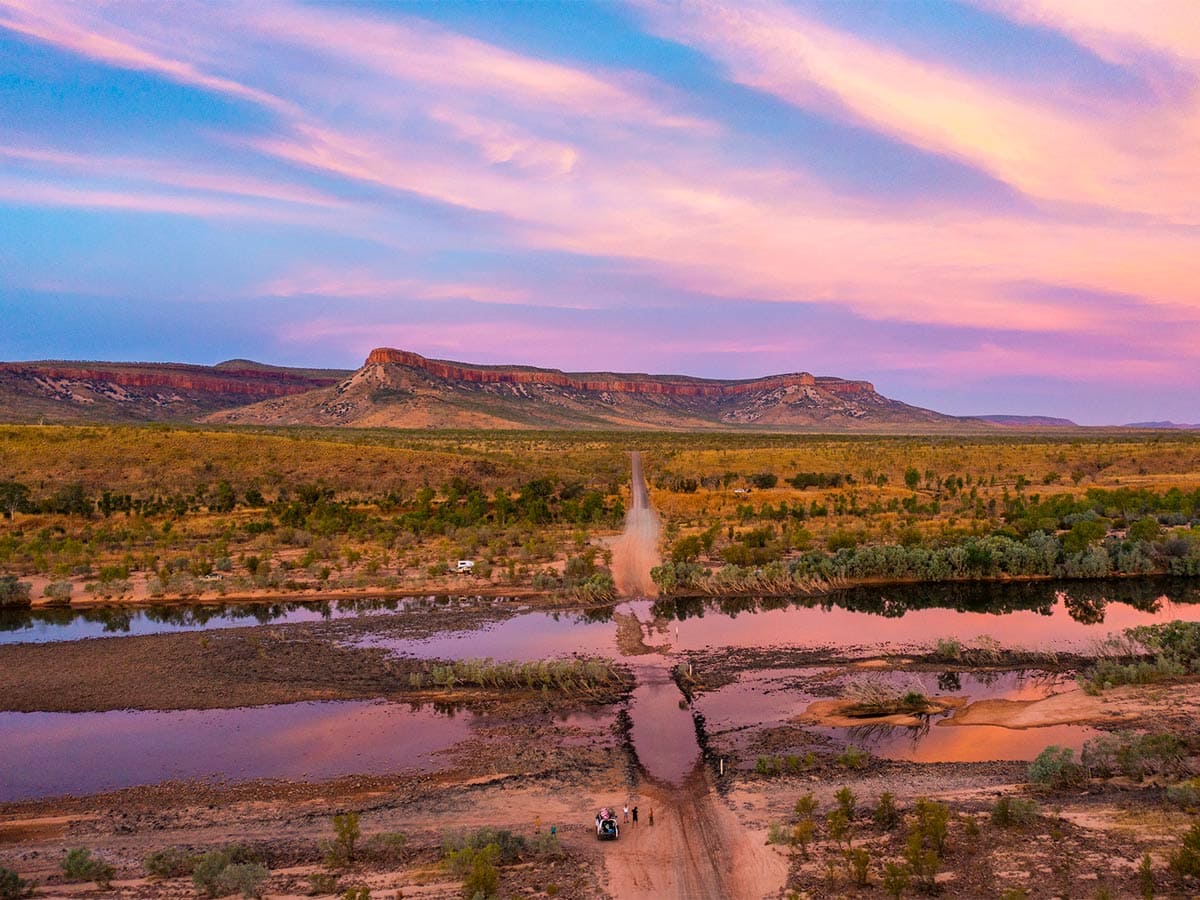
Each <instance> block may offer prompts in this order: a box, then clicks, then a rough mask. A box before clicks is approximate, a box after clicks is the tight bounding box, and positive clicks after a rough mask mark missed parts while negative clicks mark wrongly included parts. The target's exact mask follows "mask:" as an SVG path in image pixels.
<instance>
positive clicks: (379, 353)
mask: <svg viewBox="0 0 1200 900" xmlns="http://www.w3.org/2000/svg"><path fill="white" fill-rule="evenodd" d="M366 365H368V366H386V365H395V366H405V367H407V368H410V369H416V370H418V371H421V372H425V373H427V374H429V375H432V376H433V377H435V378H441V379H444V380H446V381H457V382H463V383H466V384H531V385H546V386H549V387H559V388H567V389H570V390H575V391H590V392H596V393H616V394H657V395H660V396H664V397H711V398H723V397H736V396H738V395H741V394H754V393H759V392H762V391H774V390H778V389H780V388H788V387H819V388H821V389H822V390H826V391H831V392H833V393H835V394H848V395H853V394H862V393H873V392H874V388H873V387H872V386H871V384H870V383H869V382H866V381H846V380H844V379H841V378H829V377H822V378H816V377H814V376H812V375H810V374H808V373H807V372H796V373H794V374H790V375H771V376H768V377H766V378H754V379H749V380H743V381H721V380H717V379H705V378H688V377H685V376H675V375H626V374H621V375H615V374H614V375H609V374H591V373H587V374H585V373H572V372H562V371H560V370H558V369H537V368H532V367H528V366H477V365H470V364H467V363H459V362H449V361H447V360H442V359H427V358H426V357H424V356H421V355H420V354H419V353H412V352H411V351H408V350H393V349H391V348H388V347H380V348H378V349H376V350H372V351H371V353H370V354H369V355H368V356H367V362H366Z"/></svg>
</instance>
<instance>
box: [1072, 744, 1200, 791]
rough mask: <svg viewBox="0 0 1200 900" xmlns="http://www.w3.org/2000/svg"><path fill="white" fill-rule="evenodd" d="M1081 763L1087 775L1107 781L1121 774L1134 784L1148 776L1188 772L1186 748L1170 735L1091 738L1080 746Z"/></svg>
mask: <svg viewBox="0 0 1200 900" xmlns="http://www.w3.org/2000/svg"><path fill="white" fill-rule="evenodd" d="M1080 762H1081V763H1082V764H1083V767H1084V768H1085V769H1086V770H1087V771H1088V773H1089V774H1090V775H1093V776H1096V777H1100V778H1108V777H1111V776H1113V775H1116V774H1118V773H1120V774H1121V775H1125V776H1126V777H1128V778H1132V779H1134V780H1135V781H1141V780H1142V779H1143V778H1145V777H1146V776H1147V775H1157V774H1162V773H1175V774H1184V773H1186V772H1187V771H1188V768H1187V748H1186V747H1184V744H1183V742H1182V741H1181V740H1180V739H1179V738H1177V737H1175V735H1173V734H1170V733H1169V732H1160V733H1157V734H1131V733H1129V732H1120V733H1118V734H1111V735H1103V736H1101V737H1098V738H1092V739H1091V740H1089V741H1088V742H1087V743H1085V744H1084V745H1083V752H1082V753H1081V754H1080Z"/></svg>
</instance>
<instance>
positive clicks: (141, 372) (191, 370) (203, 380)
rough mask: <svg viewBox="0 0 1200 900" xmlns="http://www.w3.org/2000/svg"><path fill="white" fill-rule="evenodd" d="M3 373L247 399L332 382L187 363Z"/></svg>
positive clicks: (1, 366)
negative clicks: (226, 395) (225, 395)
mask: <svg viewBox="0 0 1200 900" xmlns="http://www.w3.org/2000/svg"><path fill="white" fill-rule="evenodd" d="M0 371H3V372H12V373H14V374H17V375H24V376H27V377H31V378H49V379H62V380H65V381H84V382H107V383H109V384H114V385H119V386H120V387H124V388H142V389H153V388H166V389H170V390H176V391H192V392H202V393H209V394H229V395H234V396H247V397H261V398H268V397H285V396H288V395H290V394H299V393H303V392H304V391H311V390H312V389H313V388H317V387H322V386H324V385H326V384H328V383H329V379H317V378H307V377H304V376H300V375H295V374H293V373H290V372H271V371H261V370H241V369H235V370H219V369H216V368H213V367H211V366H193V365H187V364H186V363H88V362H60V361H57V360H47V361H44V362H42V361H39V362H27V363H19V362H10V363H0Z"/></svg>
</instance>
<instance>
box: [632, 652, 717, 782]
mask: <svg viewBox="0 0 1200 900" xmlns="http://www.w3.org/2000/svg"><path fill="white" fill-rule="evenodd" d="M682 699H683V695H682V694H681V693H680V692H679V688H678V687H676V685H675V682H674V681H672V680H671V678H670V674H669V671H668V670H666V669H663V668H661V667H655V668H650V667H645V668H642V669H640V670H639V671H638V686H637V688H635V689H634V692H633V700H632V702H631V704H630V707H629V715H630V717H631V719H632V721H633V726H632V729H631V732H630V738H631V739H632V741H633V747H634V750H636V751H637V757H638V762H640V763H641V764H642V768H643V769H645V771H646V774H648V775H649V776H650V777H651V778H655V779H657V780H659V781H666V782H669V783H671V784H682V783H683V780H684V778H685V777H686V776H687V775H688V773H689V772H691V771H692V770H693V769H694V768H695V767H696V762H697V760H699V758H700V745H699V744H698V743H697V742H696V725H695V721H694V720H693V719H692V713H691V710H689V709H688V708H687V707H686V706H685V707H680V701H681V700H682Z"/></svg>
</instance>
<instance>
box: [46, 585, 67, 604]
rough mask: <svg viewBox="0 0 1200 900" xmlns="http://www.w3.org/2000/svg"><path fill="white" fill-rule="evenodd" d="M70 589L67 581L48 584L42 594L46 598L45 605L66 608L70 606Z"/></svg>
mask: <svg viewBox="0 0 1200 900" xmlns="http://www.w3.org/2000/svg"><path fill="white" fill-rule="evenodd" d="M72 587H73V585H72V584H71V582H69V581H52V582H50V583H49V584H48V585H46V589H45V590H44V591H43V592H42V596H43V597H45V598H46V605H47V606H67V605H68V604H70V602H71V588H72Z"/></svg>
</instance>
